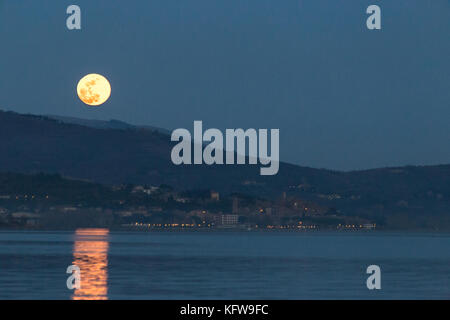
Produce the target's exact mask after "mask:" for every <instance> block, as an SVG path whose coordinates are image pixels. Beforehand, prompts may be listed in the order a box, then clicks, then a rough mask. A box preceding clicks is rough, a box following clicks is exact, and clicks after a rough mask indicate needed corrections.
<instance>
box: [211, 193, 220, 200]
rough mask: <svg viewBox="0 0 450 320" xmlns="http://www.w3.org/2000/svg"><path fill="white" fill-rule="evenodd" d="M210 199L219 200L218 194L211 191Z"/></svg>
mask: <svg viewBox="0 0 450 320" xmlns="http://www.w3.org/2000/svg"><path fill="white" fill-rule="evenodd" d="M211 200H213V201H219V200H220V194H219V193H218V192H216V191H211Z"/></svg>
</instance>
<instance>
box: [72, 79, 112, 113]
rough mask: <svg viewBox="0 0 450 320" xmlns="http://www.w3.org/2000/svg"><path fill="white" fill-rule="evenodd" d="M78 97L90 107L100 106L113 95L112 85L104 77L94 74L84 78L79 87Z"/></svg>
mask: <svg viewBox="0 0 450 320" xmlns="http://www.w3.org/2000/svg"><path fill="white" fill-rule="evenodd" d="M77 92H78V97H79V98H80V100H81V101H83V102H84V103H86V104H87V105H90V106H99V105H101V104H103V103H105V102H106V100H108V99H109V96H110V95H111V85H110V84H109V81H108V80H107V79H106V78H105V77H104V76H102V75H100V74H96V73H92V74H88V75H87V76H84V77H83V78H82V79H81V80H80V81H79V82H78V86H77Z"/></svg>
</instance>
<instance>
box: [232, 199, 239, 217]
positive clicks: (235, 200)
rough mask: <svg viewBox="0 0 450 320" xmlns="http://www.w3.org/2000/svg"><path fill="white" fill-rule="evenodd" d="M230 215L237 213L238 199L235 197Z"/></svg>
mask: <svg viewBox="0 0 450 320" xmlns="http://www.w3.org/2000/svg"><path fill="white" fill-rule="evenodd" d="M232 213H233V214H237V213H239V199H238V198H237V197H233V207H232Z"/></svg>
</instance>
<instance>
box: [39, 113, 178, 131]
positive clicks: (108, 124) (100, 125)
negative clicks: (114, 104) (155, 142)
mask: <svg viewBox="0 0 450 320" xmlns="http://www.w3.org/2000/svg"><path fill="white" fill-rule="evenodd" d="M45 116H46V117H48V118H50V119H54V120H58V121H61V122H64V123H70V124H78V125H80V126H85V127H91V128H96V129H122V130H125V129H147V130H153V131H158V132H161V133H165V134H169V133H170V131H169V130H167V129H163V128H158V127H153V126H135V125H132V124H129V123H127V122H124V121H120V120H114V119H111V120H108V121H106V120H89V119H81V118H76V117H65V116H57V115H45Z"/></svg>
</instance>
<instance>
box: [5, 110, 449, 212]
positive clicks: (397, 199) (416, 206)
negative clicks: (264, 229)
mask: <svg viewBox="0 0 450 320" xmlns="http://www.w3.org/2000/svg"><path fill="white" fill-rule="evenodd" d="M171 148H172V143H171V142H170V136H169V135H168V134H165V133H163V132H161V131H156V130H148V129H142V128H139V127H134V126H130V127H128V126H123V127H121V128H116V129H110V128H108V127H106V128H105V127H102V128H97V127H95V126H93V125H89V126H86V125H81V124H74V123H67V122H63V121H61V120H60V119H59V120H56V119H52V118H49V117H44V116H34V115H21V114H17V113H14V112H0V154H1V155H2V156H1V157H0V172H20V173H28V174H33V173H40V172H44V173H58V174H60V175H62V176H64V177H69V178H76V179H83V180H88V181H91V182H96V183H102V184H123V183H132V184H146V185H161V184H166V185H170V186H173V187H174V188H176V189H178V190H188V189H191V190H193V189H214V190H217V191H220V192H222V193H233V192H237V193H245V194H250V195H257V196H260V197H267V198H272V199H276V198H280V197H281V195H282V193H283V192H285V193H286V194H287V195H288V196H291V197H298V198H299V199H306V200H311V201H314V202H317V203H319V204H324V205H326V206H327V207H333V208H336V211H337V212H345V213H346V214H354V215H367V216H371V217H375V216H376V217H385V216H387V215H389V216H395V215H399V216H402V215H408V216H411V215H415V216H418V215H425V214H426V215H435V216H449V215H450V165H441V166H407V167H401V168H382V169H375V170H366V171H354V172H335V171H330V170H322V169H313V168H306V167H300V166H296V165H292V164H287V163H281V164H280V170H279V173H278V174H277V175H275V176H260V175H259V166H248V165H231V166H224V165H222V166H218V165H213V166H194V165H192V166H175V165H173V164H172V162H171V161H170V151H171Z"/></svg>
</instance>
